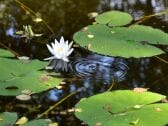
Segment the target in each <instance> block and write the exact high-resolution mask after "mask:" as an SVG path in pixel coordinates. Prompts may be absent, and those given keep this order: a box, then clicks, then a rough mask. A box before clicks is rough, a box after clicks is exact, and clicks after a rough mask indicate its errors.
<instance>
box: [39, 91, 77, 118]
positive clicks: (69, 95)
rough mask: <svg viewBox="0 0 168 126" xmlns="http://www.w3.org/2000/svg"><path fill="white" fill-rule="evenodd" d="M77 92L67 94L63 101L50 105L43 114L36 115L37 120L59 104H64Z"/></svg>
mask: <svg viewBox="0 0 168 126" xmlns="http://www.w3.org/2000/svg"><path fill="white" fill-rule="evenodd" d="M77 92H78V91H75V92H72V93H70V94H68V95H67V96H65V97H64V98H63V99H61V100H60V101H58V102H57V103H55V104H54V105H52V106H51V107H49V108H48V109H47V110H46V111H44V112H43V113H41V114H40V115H38V117H37V118H41V117H43V116H44V115H47V114H48V113H49V112H50V111H51V110H53V109H54V108H55V107H57V106H58V105H59V104H61V103H62V102H64V101H65V100H66V99H68V98H69V97H71V96H72V95H74V94H76V93H77Z"/></svg>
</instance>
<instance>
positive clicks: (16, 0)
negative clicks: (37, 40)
mask: <svg viewBox="0 0 168 126" xmlns="http://www.w3.org/2000/svg"><path fill="white" fill-rule="evenodd" d="M15 2H16V3H18V4H19V5H20V7H21V8H22V9H23V10H24V11H28V12H30V13H31V14H33V15H34V16H36V17H37V16H38V15H37V14H36V12H34V11H33V10H32V9H30V8H29V7H28V6H26V5H24V4H23V3H22V2H20V1H19V0H15ZM42 22H43V23H44V25H46V27H47V28H48V29H49V30H50V31H51V32H52V33H53V34H55V33H54V31H53V29H52V28H51V27H50V26H49V25H48V24H47V22H46V21H45V20H43V19H42Z"/></svg>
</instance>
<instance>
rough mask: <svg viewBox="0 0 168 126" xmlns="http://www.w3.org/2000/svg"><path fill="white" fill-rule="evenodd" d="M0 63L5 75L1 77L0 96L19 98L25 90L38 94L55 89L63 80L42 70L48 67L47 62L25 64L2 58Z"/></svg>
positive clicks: (0, 68)
mask: <svg viewBox="0 0 168 126" xmlns="http://www.w3.org/2000/svg"><path fill="white" fill-rule="evenodd" d="M0 52H1V51H0ZM0 61H1V62H0V71H1V73H3V74H1V76H0V90H1V91H0V95H6V96H17V95H20V94H22V93H21V92H22V91H23V90H30V91H31V92H32V94H33V93H38V92H42V91H45V90H48V89H50V88H53V87H55V86H56V85H58V84H59V83H60V82H61V81H62V80H63V79H62V78H57V77H52V76H50V75H49V73H47V72H45V71H42V70H41V69H43V68H44V67H45V66H47V63H46V62H42V61H39V60H29V61H26V62H23V61H21V60H16V59H10V58H0Z"/></svg>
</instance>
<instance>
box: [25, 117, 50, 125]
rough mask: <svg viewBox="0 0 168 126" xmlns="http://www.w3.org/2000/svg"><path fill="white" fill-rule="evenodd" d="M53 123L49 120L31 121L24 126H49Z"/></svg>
mask: <svg viewBox="0 0 168 126" xmlns="http://www.w3.org/2000/svg"><path fill="white" fill-rule="evenodd" d="M50 123H51V120H49V119H37V120H32V121H29V122H27V123H25V124H23V125H22V126H49V124H50Z"/></svg>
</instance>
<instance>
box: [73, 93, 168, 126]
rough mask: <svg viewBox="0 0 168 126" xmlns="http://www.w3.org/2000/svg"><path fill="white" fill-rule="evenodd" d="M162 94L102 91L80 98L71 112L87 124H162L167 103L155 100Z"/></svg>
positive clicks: (157, 125)
mask: <svg viewBox="0 0 168 126" xmlns="http://www.w3.org/2000/svg"><path fill="white" fill-rule="evenodd" d="M164 98H165V96H163V95H160V94H157V93H152V92H142V93H137V92H134V91H130V90H123V91H113V92H106V93H102V94H99V95H95V96H92V97H89V98H86V99H82V100H80V102H79V103H77V104H76V106H75V108H76V112H75V115H76V116H77V117H78V118H79V119H81V120H83V121H84V122H86V123H87V124H89V125H90V126H96V125H101V126H130V125H136V126H164V125H166V124H168V120H167V117H168V104H167V103H156V102H158V101H160V100H162V99H164ZM77 110H78V111H77Z"/></svg>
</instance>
